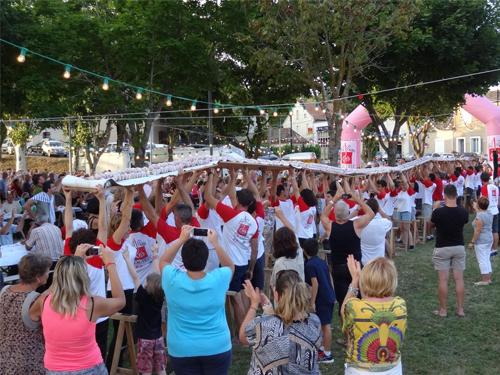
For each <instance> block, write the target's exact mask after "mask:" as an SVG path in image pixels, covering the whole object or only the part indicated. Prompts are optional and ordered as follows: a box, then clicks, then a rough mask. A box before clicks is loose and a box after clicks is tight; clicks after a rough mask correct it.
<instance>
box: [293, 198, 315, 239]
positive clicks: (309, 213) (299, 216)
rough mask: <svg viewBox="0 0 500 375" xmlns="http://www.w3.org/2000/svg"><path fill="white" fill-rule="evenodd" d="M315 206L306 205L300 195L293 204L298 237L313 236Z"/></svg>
mask: <svg viewBox="0 0 500 375" xmlns="http://www.w3.org/2000/svg"><path fill="white" fill-rule="evenodd" d="M315 217H316V207H311V206H308V205H307V203H306V202H304V199H303V198H302V197H299V199H298V200H297V205H296V206H295V223H296V224H295V230H296V233H297V237H299V238H306V239H307V238H313V236H314V226H315V225H316V222H315V221H314V218H315Z"/></svg>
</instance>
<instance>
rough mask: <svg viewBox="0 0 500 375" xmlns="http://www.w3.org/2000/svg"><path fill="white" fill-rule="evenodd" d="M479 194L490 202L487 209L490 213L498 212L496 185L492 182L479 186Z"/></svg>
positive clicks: (495, 213)
mask: <svg viewBox="0 0 500 375" xmlns="http://www.w3.org/2000/svg"><path fill="white" fill-rule="evenodd" d="M481 195H482V196H483V197H486V198H488V200H489V201H490V204H489V206H488V211H489V212H490V213H491V214H492V215H497V214H498V187H496V186H495V185H493V184H484V185H483V187H482V188H481Z"/></svg>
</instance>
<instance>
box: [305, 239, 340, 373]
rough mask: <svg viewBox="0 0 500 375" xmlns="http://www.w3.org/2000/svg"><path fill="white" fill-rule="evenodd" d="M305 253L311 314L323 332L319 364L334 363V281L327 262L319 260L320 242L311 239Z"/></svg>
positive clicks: (306, 244) (307, 241)
mask: <svg viewBox="0 0 500 375" xmlns="http://www.w3.org/2000/svg"><path fill="white" fill-rule="evenodd" d="M302 249H303V251H304V253H305V255H306V257H307V263H306V266H305V276H306V282H307V284H309V285H310V286H311V308H310V310H311V312H312V313H314V314H316V315H317V316H318V317H319V320H320V322H321V330H322V332H323V347H322V348H321V350H322V351H320V352H319V355H318V362H319V363H332V362H333V358H332V352H331V345H332V331H331V328H330V323H331V322H332V316H333V305H334V303H335V292H334V291H333V280H332V277H331V275H330V271H329V270H328V266H327V264H326V262H325V261H324V260H322V259H320V258H318V256H317V255H318V241H316V240H315V239H314V238H310V239H308V240H306V241H304V246H303V248H302Z"/></svg>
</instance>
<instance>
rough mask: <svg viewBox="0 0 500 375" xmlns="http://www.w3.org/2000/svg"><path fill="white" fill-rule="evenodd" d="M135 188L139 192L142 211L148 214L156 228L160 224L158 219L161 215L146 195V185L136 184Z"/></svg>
mask: <svg viewBox="0 0 500 375" xmlns="http://www.w3.org/2000/svg"><path fill="white" fill-rule="evenodd" d="M135 188H136V189H137V191H138V192H139V201H140V202H141V205H142V211H143V212H144V214H145V215H146V217H147V219H148V220H149V221H150V222H152V223H153V225H154V227H155V228H156V227H157V225H158V220H159V219H160V215H158V214H157V213H156V210H155V209H154V208H153V206H151V203H150V202H149V199H148V197H146V193H145V192H144V185H142V184H141V185H136V186H135Z"/></svg>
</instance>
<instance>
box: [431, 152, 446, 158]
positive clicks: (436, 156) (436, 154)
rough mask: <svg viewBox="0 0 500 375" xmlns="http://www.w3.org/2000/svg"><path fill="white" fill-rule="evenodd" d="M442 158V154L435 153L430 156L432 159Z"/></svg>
mask: <svg viewBox="0 0 500 375" xmlns="http://www.w3.org/2000/svg"><path fill="white" fill-rule="evenodd" d="M442 156H443V154H440V153H439V152H435V153H433V154H432V157H433V158H440V157H442Z"/></svg>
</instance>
